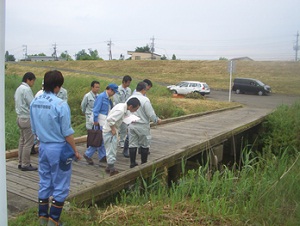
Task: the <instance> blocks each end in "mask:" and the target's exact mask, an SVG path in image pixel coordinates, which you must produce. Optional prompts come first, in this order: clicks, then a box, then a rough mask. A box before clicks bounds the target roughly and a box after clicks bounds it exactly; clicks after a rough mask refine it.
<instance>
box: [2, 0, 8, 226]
mask: <svg viewBox="0 0 300 226" xmlns="http://www.w3.org/2000/svg"><path fill="white" fill-rule="evenodd" d="M5 12H6V11H5V0H0V36H1V37H0V93H1V94H0V106H2V107H1V109H0V150H1V151H0V152H1V153H0V178H1V185H0V225H3V226H7V225H8V219H7V194H6V161H5V150H6V147H5V126H4V125H5V68H4V65H5V63H4V55H5Z"/></svg>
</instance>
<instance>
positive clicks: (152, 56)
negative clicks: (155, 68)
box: [127, 51, 161, 60]
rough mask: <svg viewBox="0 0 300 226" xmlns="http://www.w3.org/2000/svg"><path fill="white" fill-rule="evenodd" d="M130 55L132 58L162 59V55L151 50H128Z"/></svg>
mask: <svg viewBox="0 0 300 226" xmlns="http://www.w3.org/2000/svg"><path fill="white" fill-rule="evenodd" d="M127 54H128V55H131V60H160V59H161V55H159V54H156V53H150V52H135V51H127Z"/></svg>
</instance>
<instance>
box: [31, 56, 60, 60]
mask: <svg viewBox="0 0 300 226" xmlns="http://www.w3.org/2000/svg"><path fill="white" fill-rule="evenodd" d="M28 60H29V61H65V59H62V58H60V57H58V58H55V57H53V56H28Z"/></svg>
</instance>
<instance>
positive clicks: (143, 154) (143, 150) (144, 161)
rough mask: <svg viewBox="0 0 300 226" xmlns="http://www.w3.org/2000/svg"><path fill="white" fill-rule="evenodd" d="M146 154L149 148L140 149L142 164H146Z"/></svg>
mask: <svg viewBox="0 0 300 226" xmlns="http://www.w3.org/2000/svg"><path fill="white" fill-rule="evenodd" d="M148 153H149V148H143V147H141V161H142V164H143V163H146V162H147V159H148Z"/></svg>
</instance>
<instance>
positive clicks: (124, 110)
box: [81, 75, 160, 176]
mask: <svg viewBox="0 0 300 226" xmlns="http://www.w3.org/2000/svg"><path fill="white" fill-rule="evenodd" d="M131 81H132V78H131V77H130V76H129V75H125V76H124V77H123V79H122V84H121V85H119V86H117V85H116V84H113V83H112V84H109V85H108V86H107V87H106V89H105V91H103V92H102V93H101V94H99V95H98V91H99V88H100V83H99V82H98V81H93V82H92V83H91V91H90V92H89V93H87V94H85V95H84V97H83V100H82V102H81V110H82V112H83V113H85V116H86V128H87V129H88V130H89V129H95V127H97V126H99V127H100V129H101V130H102V131H103V141H104V142H102V144H101V146H100V147H92V146H89V147H88V148H87V150H86V151H85V153H84V154H83V157H84V158H85V160H86V161H87V163H88V164H90V165H94V161H93V159H92V156H93V154H94V153H95V152H96V151H98V158H99V162H100V163H101V162H106V163H107V167H106V170H105V171H106V172H107V173H109V174H110V175H111V176H112V175H115V174H117V173H118V170H116V169H115V166H114V164H115V162H116V153H117V146H119V147H121V148H123V155H124V157H126V158H130V167H131V168H133V167H135V166H137V163H136V151H134V150H136V149H138V148H140V150H141V163H146V162H147V157H148V153H149V147H150V142H151V135H150V120H151V121H153V122H154V123H160V119H159V118H158V117H157V116H156V114H155V112H154V110H153V108H152V105H151V102H150V100H149V99H148V98H147V97H146V92H147V90H149V89H150V88H151V87H152V83H151V81H150V80H148V79H145V80H144V81H142V82H140V83H138V85H137V87H136V90H134V92H133V94H132V91H131V89H130V87H129V86H130V83H131ZM131 113H132V114H134V115H136V116H137V119H138V120H134V121H133V122H132V121H130V122H129V124H128V122H127V123H125V122H123V120H124V118H126V117H128V116H129V115H130V114H131ZM137 128H140V129H139V130H138V131H137ZM130 131H131V132H130ZM131 133H132V134H131ZM126 141H127V142H126ZM146 152H147V155H146V154H145V153H146Z"/></svg>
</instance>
